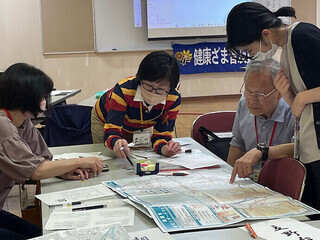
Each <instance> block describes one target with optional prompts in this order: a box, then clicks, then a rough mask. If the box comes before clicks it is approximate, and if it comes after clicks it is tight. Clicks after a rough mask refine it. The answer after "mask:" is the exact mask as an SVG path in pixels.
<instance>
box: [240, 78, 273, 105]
mask: <svg viewBox="0 0 320 240" xmlns="http://www.w3.org/2000/svg"><path fill="white" fill-rule="evenodd" d="M244 84H245V82H244V83H243V84H242V86H241V88H240V93H241V94H242V96H244V97H245V99H250V98H251V97H256V98H257V99H258V100H259V101H260V102H262V101H264V100H266V98H267V97H269V96H270V95H271V94H272V93H274V92H275V91H276V90H277V89H276V88H274V89H273V90H272V91H271V92H269V93H268V94H264V93H251V92H248V91H242V88H243V86H244Z"/></svg>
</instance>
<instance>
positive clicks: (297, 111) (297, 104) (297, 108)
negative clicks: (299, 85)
mask: <svg viewBox="0 0 320 240" xmlns="http://www.w3.org/2000/svg"><path fill="white" fill-rule="evenodd" d="M304 93H305V91H303V92H298V94H297V96H296V97H295V99H294V101H293V104H292V106H291V112H292V114H293V116H295V118H300V117H301V114H302V112H303V110H304V108H305V107H306V104H307V103H306V102H305V100H306V98H305V97H304V96H303V95H304Z"/></svg>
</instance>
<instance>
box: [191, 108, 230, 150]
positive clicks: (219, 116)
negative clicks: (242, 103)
mask: <svg viewBox="0 0 320 240" xmlns="http://www.w3.org/2000/svg"><path fill="white" fill-rule="evenodd" d="M235 116H236V112H235V111H218V112H209V113H205V114H202V115H200V116H198V117H197V118H196V119H195V120H194V121H193V123H192V127H191V137H192V138H193V139H194V140H196V141H197V142H198V143H200V144H201V145H203V146H204V142H203V138H202V136H201V134H200V133H199V131H198V130H199V128H200V127H205V128H206V129H208V130H210V131H211V132H231V131H232V126H233V122H234V118H235Z"/></svg>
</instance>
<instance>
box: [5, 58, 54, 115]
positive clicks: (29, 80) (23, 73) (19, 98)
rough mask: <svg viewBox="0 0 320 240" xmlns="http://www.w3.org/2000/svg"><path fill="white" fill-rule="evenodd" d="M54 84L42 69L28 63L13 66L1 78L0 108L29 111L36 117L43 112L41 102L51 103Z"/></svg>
mask: <svg viewBox="0 0 320 240" xmlns="http://www.w3.org/2000/svg"><path fill="white" fill-rule="evenodd" d="M52 89H53V82H52V80H51V78H50V77H48V76H47V75H46V74H45V73H44V72H42V71H41V70H40V69H37V68H35V67H33V66H30V65H28V64H26V63H16V64H13V65H11V66H10V67H9V68H8V69H7V70H6V71H5V72H4V73H3V74H1V77H0V108H5V109H7V110H20V111H22V112H23V113H25V112H27V111H29V112H30V113H32V114H33V115H34V116H35V117H36V116H37V115H38V114H39V113H40V112H42V111H41V109H40V102H41V100H42V99H43V98H46V100H47V103H48V102H49V101H50V93H51V91H52Z"/></svg>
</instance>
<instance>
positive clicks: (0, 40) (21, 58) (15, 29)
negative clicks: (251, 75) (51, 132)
mask: <svg viewBox="0 0 320 240" xmlns="http://www.w3.org/2000/svg"><path fill="white" fill-rule="evenodd" d="M0 9H2V11H1V12H2V14H1V15H0V33H1V37H0V56H1V57H0V70H5V69H6V68H7V67H8V66H10V65H11V64H13V63H15V62H26V63H29V64H33V65H35V66H36V67H39V68H41V69H42V70H44V71H45V72H46V73H47V74H48V75H49V76H51V77H52V79H53V80H54V82H55V87H56V88H57V89H73V88H81V89H82V92H81V93H80V94H79V95H77V96H75V97H73V98H71V99H70V101H69V102H79V101H81V100H84V99H86V98H88V97H90V96H92V95H93V94H95V93H96V92H97V91H99V90H102V89H105V88H109V87H112V86H113V85H114V84H115V83H116V82H118V81H120V80H121V79H122V78H124V77H127V76H129V75H134V74H135V73H136V71H137V67H138V64H139V62H140V61H141V60H142V58H143V57H144V56H145V55H146V54H147V53H148V52H122V53H99V54H69V55H46V56H43V54H42V46H41V44H42V41H41V22H40V0H27V1H26V0H0ZM242 76H243V73H210V74H194V75H184V76H182V77H181V79H182V85H181V88H180V90H181V93H182V96H206V95H223V94H234V93H238V90H239V88H240V85H241V81H242Z"/></svg>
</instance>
